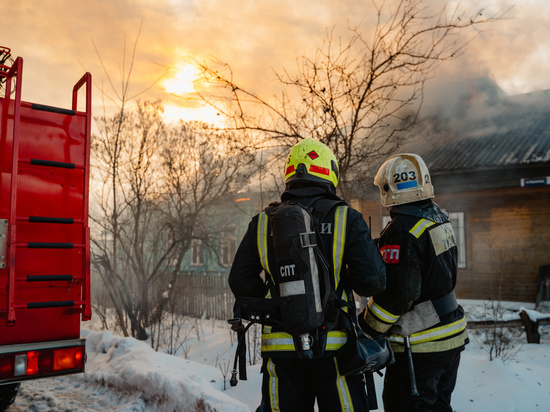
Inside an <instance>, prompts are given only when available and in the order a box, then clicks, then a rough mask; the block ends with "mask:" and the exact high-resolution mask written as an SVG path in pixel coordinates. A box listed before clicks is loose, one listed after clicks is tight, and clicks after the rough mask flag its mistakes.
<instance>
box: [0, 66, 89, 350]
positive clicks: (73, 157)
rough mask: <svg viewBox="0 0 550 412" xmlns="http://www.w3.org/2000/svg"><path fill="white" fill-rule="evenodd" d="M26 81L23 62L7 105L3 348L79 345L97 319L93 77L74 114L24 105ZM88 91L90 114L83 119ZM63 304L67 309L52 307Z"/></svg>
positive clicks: (2, 117) (2, 124)
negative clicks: (84, 323) (86, 325)
mask: <svg viewBox="0 0 550 412" xmlns="http://www.w3.org/2000/svg"><path fill="white" fill-rule="evenodd" d="M21 74H22V60H21V59H20V58H18V59H17V60H16V63H15V64H14V68H12V72H11V76H12V77H13V76H15V75H17V84H18V85H17V89H16V90H17V92H16V98H15V99H10V98H9V86H8V84H9V83H10V82H9V81H8V82H7V83H6V85H7V86H8V87H7V88H6V89H7V94H6V96H7V97H5V98H3V99H0V174H1V176H0V224H2V222H4V221H7V222H8V224H9V236H8V242H7V243H8V253H7V259H5V260H4V262H6V263H7V267H5V268H0V345H3V344H17V343H28V342H44V341H51V340H62V339H74V338H78V337H79V335H80V317H81V316H82V319H84V320H87V319H89V318H90V317H91V309H90V286H89V282H90V252H89V247H90V242H89V229H88V190H89V187H88V180H89V166H90V136H91V76H90V75H89V73H87V74H86V75H84V76H83V77H82V79H80V80H79V82H78V83H77V85H75V88H74V89H73V110H74V112H71V111H70V110H65V109H56V108H48V107H45V106H39V105H34V104H31V103H27V102H21V101H20V90H21ZM84 85H85V86H86V89H85V92H86V111H85V112H78V111H76V108H77V96H78V91H79V89H80V88H81V87H82V86H84ZM52 109H53V110H52ZM51 162H54V163H51ZM36 217H38V218H48V219H50V221H47V222H44V221H43V220H44V219H42V220H41V219H36ZM52 218H53V219H54V221H51V219H52ZM57 218H62V219H64V220H63V221H55V219H57ZM68 219H69V220H70V222H71V223H70V224H68ZM37 220H38V221H37ZM29 243H31V245H32V246H35V247H36V248H35V247H33V248H29V247H28V245H29ZM59 243H62V244H64V245H65V246H63V248H59V247H60V246H59ZM67 244H72V245H73V247H72V248H66V245H67ZM60 275H61V278H59V277H60ZM67 275H70V276H72V280H67V279H66V276H67ZM28 276H31V277H36V276H50V277H53V278H49V279H48V280H40V281H34V280H36V278H33V281H29V278H28ZM56 276H57V277H58V278H56ZM63 276H64V277H63ZM61 302H63V303H62V304H63V305H65V306H64V307H48V306H56V305H59V304H61ZM72 302H74V305H73V303H72ZM29 306H30V307H33V306H38V308H32V309H30V308H29ZM43 306H46V307H43ZM2 317H4V319H2Z"/></svg>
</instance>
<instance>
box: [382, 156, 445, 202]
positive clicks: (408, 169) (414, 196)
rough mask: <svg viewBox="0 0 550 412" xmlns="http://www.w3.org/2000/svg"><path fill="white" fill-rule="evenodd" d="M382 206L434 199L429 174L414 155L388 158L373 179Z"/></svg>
mask: <svg viewBox="0 0 550 412" xmlns="http://www.w3.org/2000/svg"><path fill="white" fill-rule="evenodd" d="M374 184H375V185H376V186H378V188H379V189H380V200H381V201H382V204H383V205H384V206H386V207H387V206H396V205H402V204H405V203H412V202H418V201H419V200H423V199H431V198H432V197H434V188H433V186H432V181H431V178H430V172H429V171H428V168H427V167H426V163H424V160H422V158H421V157H420V156H418V155H416V154H412V153H402V154H398V155H394V156H390V157H389V158H388V159H387V160H386V161H385V162H384V164H382V166H380V169H378V173H377V174H376V177H375V178H374Z"/></svg>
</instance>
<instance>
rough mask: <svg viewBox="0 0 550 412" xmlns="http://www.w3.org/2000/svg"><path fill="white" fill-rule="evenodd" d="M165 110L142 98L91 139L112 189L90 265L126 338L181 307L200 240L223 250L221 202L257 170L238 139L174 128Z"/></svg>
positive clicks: (195, 127) (102, 205) (194, 126)
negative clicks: (186, 270)
mask: <svg viewBox="0 0 550 412" xmlns="http://www.w3.org/2000/svg"><path fill="white" fill-rule="evenodd" d="M162 111H163V109H162V106H161V104H160V102H158V101H157V102H144V103H141V102H139V101H138V104H137V109H136V110H135V111H131V112H129V111H126V113H125V114H124V117H123V119H122V120H121V119H120V115H115V116H114V117H110V118H109V117H107V118H105V117H102V118H98V119H97V124H98V128H99V130H100V131H101V133H100V135H99V136H96V139H95V143H94V155H95V159H96V163H97V165H98V167H97V173H98V174H99V175H101V176H102V179H103V180H101V181H102V188H103V189H105V190H100V191H97V194H98V195H99V196H98V199H97V204H98V213H96V214H95V215H94V222H95V223H96V225H97V226H98V227H99V228H100V229H101V233H103V234H105V236H94V237H93V245H94V247H93V256H92V257H93V260H92V262H93V264H94V267H95V268H96V270H97V272H98V273H99V274H100V275H101V277H102V281H103V284H104V286H105V288H106V289H107V291H108V293H109V295H110V297H111V300H112V303H113V305H114V306H115V308H116V310H117V313H118V314H119V325H120V327H121V329H122V331H123V333H125V334H128V335H131V336H134V337H136V338H138V339H146V338H148V337H149V332H148V330H149V329H150V328H154V329H155V330H157V331H158V330H160V323H161V322H162V321H163V319H165V318H166V317H165V316H164V312H165V311H166V310H168V309H170V308H172V309H173V308H174V307H176V306H177V305H176V303H175V301H176V300H177V299H180V298H181V297H180V296H178V295H176V294H175V293H174V291H177V290H179V289H178V288H173V286H175V285H176V284H179V283H181V282H177V280H178V276H180V275H181V272H180V268H181V266H182V262H183V259H184V257H185V256H186V253H187V252H188V251H189V249H190V247H191V245H192V242H193V240H199V241H201V242H202V243H203V244H204V245H205V247H210V248H212V250H214V251H217V250H218V249H219V236H218V235H219V231H220V228H221V227H222V223H221V222H222V221H223V219H227V217H226V216H224V213H223V208H222V207H223V206H220V205H219V204H220V202H223V200H224V199H225V197H226V196H227V195H228V194H230V193H232V192H233V191H235V190H236V189H238V188H239V185H240V184H242V181H243V179H244V178H245V177H246V176H247V174H248V172H247V171H248V170H249V169H250V167H249V164H250V156H249V155H246V154H245V153H243V152H242V150H241V148H240V146H237V142H239V140H237V139H234V138H233V137H232V135H230V134H228V133H225V132H217V131H213V130H211V129H209V128H208V125H206V124H203V123H183V122H182V123H180V124H179V125H178V126H177V127H173V128H167V127H166V126H165V124H164V121H163V119H162V116H161V113H162ZM113 136H117V139H113ZM115 142H116V145H115ZM115 155H116V160H115ZM114 164H116V165H117V168H116V173H115V172H114V169H113V165H114ZM113 176H114V178H113ZM115 240H116V245H115ZM115 246H116V248H115ZM115 267H116V271H115V270H114V268H115ZM127 320H128V321H129V322H127ZM155 339H158V337H155ZM151 343H152V344H157V343H158V342H157V343H155V342H153V341H152V342H151Z"/></svg>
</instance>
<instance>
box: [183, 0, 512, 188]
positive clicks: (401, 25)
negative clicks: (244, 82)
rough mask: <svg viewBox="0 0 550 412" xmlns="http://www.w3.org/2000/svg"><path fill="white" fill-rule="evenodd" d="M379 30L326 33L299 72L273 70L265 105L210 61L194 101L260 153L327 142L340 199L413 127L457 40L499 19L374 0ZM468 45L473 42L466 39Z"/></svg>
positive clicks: (415, 0)
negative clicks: (259, 146)
mask: <svg viewBox="0 0 550 412" xmlns="http://www.w3.org/2000/svg"><path fill="white" fill-rule="evenodd" d="M372 3H373V8H374V10H373V11H374V12H376V13H377V24H376V27H375V29H374V33H373V34H372V37H371V38H370V40H369V38H367V35H365V34H364V33H363V32H362V31H361V30H360V28H359V27H350V28H348V30H349V38H348V39H346V40H342V39H338V38H335V37H334V31H333V30H328V32H327V35H326V39H325V42H324V44H323V46H322V47H319V48H317V49H316V51H315V53H314V55H313V57H305V56H304V57H302V58H300V59H298V60H297V73H295V74H293V73H291V72H289V71H287V70H283V71H282V72H281V73H278V72H275V75H276V78H277V80H278V81H279V82H280V85H281V86H282V88H281V89H282V92H281V93H280V95H279V96H277V97H275V98H266V97H263V96H261V95H259V94H256V93H254V92H253V91H250V90H246V89H244V88H242V87H241V85H240V84H238V83H237V82H236V81H235V80H234V76H233V71H232V69H231V67H230V66H229V64H227V63H224V62H222V61H220V60H217V59H215V58H212V59H209V60H205V61H198V60H195V61H194V64H195V65H196V66H197V67H198V69H199V70H200V72H201V73H202V80H203V81H205V82H207V83H208V84H210V86H214V87H209V88H207V89H205V90H204V91H202V92H199V99H200V100H202V101H203V102H206V103H207V104H208V105H210V106H212V107H214V108H216V109H217V110H218V111H219V113H221V114H223V115H224V116H225V117H226V118H227V119H228V126H227V129H230V130H246V131H249V132H250V131H254V132H257V133H259V134H261V135H263V136H264V139H265V140H264V147H268V146H273V145H275V146H282V147H284V148H286V147H288V146H289V145H293V144H295V143H296V142H297V141H299V140H301V139H303V138H306V137H315V138H317V139H319V140H321V141H323V142H324V143H326V144H327V145H328V146H329V147H330V148H331V149H332V150H333V151H334V153H335V155H336V157H337V158H338V161H339V164H340V172H341V178H340V181H341V185H340V189H341V193H342V195H343V196H344V198H346V199H350V198H351V193H352V190H353V182H354V181H357V178H358V177H364V176H365V173H367V171H368V170H369V167H370V166H371V165H372V163H371V162H372V161H376V160H377V158H378V157H380V156H386V155H387V154H388V153H391V152H393V151H395V149H396V148H397V146H398V144H399V140H400V139H401V138H402V136H403V133H404V132H406V131H407V130H409V129H410V128H411V127H412V126H413V125H414V123H415V121H416V119H417V116H418V113H419V110H420V108H421V105H422V97H423V89H424V84H425V82H426V81H427V80H428V79H429V78H430V77H432V76H433V74H434V72H435V70H436V68H437V67H438V65H439V64H440V63H441V62H443V61H446V60H449V59H452V58H453V57H456V56H457V55H459V54H460V53H461V52H462V51H463V50H464V47H465V46H466V45H467V44H468V42H469V39H466V38H465V37H462V36H459V34H461V33H462V32H463V31H465V30H466V29H474V35H475V33H477V32H478V30H479V29H480V27H481V26H483V25H486V24H489V23H492V22H495V21H497V20H499V19H501V18H502V16H503V13H497V14H493V15H488V16H485V14H484V13H485V12H484V10H483V9H482V10H478V11H477V12H475V13H473V14H472V15H466V14H465V13H463V12H461V11H460V10H459V8H458V6H457V8H456V9H454V10H450V11H449V10H448V9H447V7H446V6H443V7H441V8H440V9H439V10H436V11H433V10H432V8H431V7H428V6H427V5H426V4H425V3H426V2H425V1H423V0H400V1H396V2H385V1H381V2H379V1H376V0H373V1H372ZM470 40H471V39H470Z"/></svg>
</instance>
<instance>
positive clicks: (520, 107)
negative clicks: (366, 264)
mask: <svg viewBox="0 0 550 412" xmlns="http://www.w3.org/2000/svg"><path fill="white" fill-rule="evenodd" d="M398 152H403V153H405V152H410V153H417V154H419V155H421V156H422V158H423V159H424V161H425V162H426V164H427V166H428V168H429V170H430V173H431V177H432V181H433V185H434V188H435V199H434V200H435V202H436V203H438V204H439V205H440V206H441V207H443V208H444V209H447V210H448V211H449V212H450V216H451V221H452V223H453V227H454V229H455V233H456V235H457V241H458V246H459V260H460V261H459V267H460V269H459V280H458V283H457V288H456V293H457V296H458V297H459V298H464V299H488V300H493V299H494V300H508V301H520V302H535V301H536V299H537V291H538V287H539V274H541V273H542V269H541V267H544V266H545V265H550V91H544V92H537V93H532V94H528V95H521V96H515V97H507V98H503V99H499V100H498V101H493V102H491V104H486V102H477V103H474V104H472V105H471V106H470V107H469V108H468V113H467V114H466V115H464V116H462V117H461V118H460V119H456V118H455V119H453V118H448V117H447V118H439V119H436V118H430V119H424V120H423V121H422V122H421V123H420V124H419V127H418V128H416V129H415V132H414V135H413V136H412V137H411V139H409V142H408V143H406V144H405V145H404V146H402V147H401V148H400V149H399V150H398ZM383 160H384V159H383ZM383 160H382V161H381V163H382V162H383ZM369 180H370V182H372V178H371V179H369ZM371 186H372V187H370V188H369V190H368V191H367V200H366V201H364V202H362V203H361V209H362V212H363V215H364V216H365V218H366V219H367V218H368V217H370V219H371V225H372V232H373V236H375V235H376V234H377V233H379V230H381V229H382V227H383V225H384V224H385V222H387V220H388V219H389V217H388V212H387V211H386V210H385V208H383V207H382V206H381V205H380V202H379V193H378V188H376V187H375V186H374V185H371ZM356 206H358V204H356Z"/></svg>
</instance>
